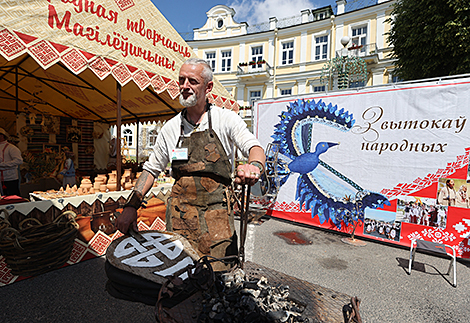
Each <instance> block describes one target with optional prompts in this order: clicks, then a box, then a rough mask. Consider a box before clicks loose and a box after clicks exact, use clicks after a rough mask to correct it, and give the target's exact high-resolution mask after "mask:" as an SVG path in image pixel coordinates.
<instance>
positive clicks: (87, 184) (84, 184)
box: [80, 176, 93, 192]
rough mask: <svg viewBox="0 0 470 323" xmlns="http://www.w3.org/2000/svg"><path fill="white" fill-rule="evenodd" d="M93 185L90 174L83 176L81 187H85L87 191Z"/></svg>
mask: <svg viewBox="0 0 470 323" xmlns="http://www.w3.org/2000/svg"><path fill="white" fill-rule="evenodd" d="M92 186H93V184H92V183H91V180H90V176H83V179H82V182H81V183H80V188H82V189H85V190H86V192H88V190H89V189H90V188H91V187H92Z"/></svg>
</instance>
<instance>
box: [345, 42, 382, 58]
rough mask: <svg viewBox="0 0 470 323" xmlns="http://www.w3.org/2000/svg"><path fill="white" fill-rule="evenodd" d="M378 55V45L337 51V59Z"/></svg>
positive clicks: (350, 47)
mask: <svg viewBox="0 0 470 323" xmlns="http://www.w3.org/2000/svg"><path fill="white" fill-rule="evenodd" d="M376 54H377V45H376V44H375V43H372V44H365V45H352V46H349V47H346V48H341V49H340V50H337V51H336V57H342V56H349V57H352V56H356V57H357V56H359V57H366V56H372V55H376Z"/></svg>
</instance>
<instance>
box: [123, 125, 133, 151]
mask: <svg viewBox="0 0 470 323" xmlns="http://www.w3.org/2000/svg"><path fill="white" fill-rule="evenodd" d="M122 135H123V136H124V138H126V141H127V145H128V146H129V147H131V146H133V145H134V136H133V135H132V130H131V129H124V130H123V131H122Z"/></svg>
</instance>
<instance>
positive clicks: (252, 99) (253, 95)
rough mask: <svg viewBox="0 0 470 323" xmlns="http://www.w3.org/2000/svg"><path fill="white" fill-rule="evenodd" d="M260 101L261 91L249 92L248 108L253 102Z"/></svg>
mask: <svg viewBox="0 0 470 323" xmlns="http://www.w3.org/2000/svg"><path fill="white" fill-rule="evenodd" d="M260 99H261V91H250V106H253V104H254V102H255V101H257V100H260Z"/></svg>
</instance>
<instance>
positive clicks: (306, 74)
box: [187, 0, 395, 123]
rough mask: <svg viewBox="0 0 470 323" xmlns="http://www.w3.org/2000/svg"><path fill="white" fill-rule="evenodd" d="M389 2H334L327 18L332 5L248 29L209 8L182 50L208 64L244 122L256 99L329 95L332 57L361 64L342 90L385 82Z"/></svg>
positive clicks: (389, 74)
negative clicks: (358, 77) (361, 70)
mask: <svg viewBox="0 0 470 323" xmlns="http://www.w3.org/2000/svg"><path fill="white" fill-rule="evenodd" d="M394 2H395V1H394V0H373V1H365V0H355V1H354V0H351V1H348V2H347V1H346V0H338V1H336V3H335V10H336V12H335V13H334V11H333V9H332V6H327V7H323V8H319V9H315V10H310V9H305V10H302V11H301V13H300V15H299V16H297V17H291V18H288V19H282V20H278V19H277V18H275V17H273V18H271V19H270V20H269V22H267V23H266V24H260V25H256V26H249V25H248V24H247V23H244V22H242V23H238V22H236V21H235V19H234V16H235V11H234V10H233V9H232V8H229V7H227V6H224V5H217V6H215V7H213V8H211V9H210V10H209V11H208V12H207V21H206V23H205V24H204V26H203V27H201V28H198V29H194V31H193V37H192V40H187V43H188V44H189V45H190V46H191V47H192V48H193V50H194V51H195V52H196V54H197V55H198V56H199V57H200V58H202V59H205V60H206V61H208V62H209V64H210V65H211V67H212V69H213V72H214V75H215V76H216V77H217V79H218V80H219V81H220V82H221V83H222V84H223V85H224V86H225V88H226V89H227V90H228V91H229V92H230V93H231V94H232V95H233V97H234V98H235V99H236V100H237V102H238V104H239V105H240V106H241V112H240V113H241V114H242V115H243V116H244V117H246V121H247V123H250V120H249V119H250V118H249V116H250V107H251V106H252V104H253V102H254V101H256V100H259V99H266V98H275V97H280V96H289V95H298V94H299V95H300V94H307V93H314V92H324V91H330V90H335V89H337V83H335V80H334V78H333V79H332V80H330V81H326V82H325V78H324V77H322V71H324V68H325V65H326V64H327V63H328V61H329V60H331V59H332V58H334V57H338V56H359V57H361V58H363V59H364V60H365V63H366V64H367V65H366V66H367V73H366V77H365V79H363V80H362V81H360V82H357V81H356V82H350V83H349V84H348V87H361V86H372V85H378V84H384V83H390V82H392V81H393V67H394V61H393V59H391V58H390V53H391V48H390V46H389V44H388V43H387V36H386V33H387V32H388V31H389V29H390V23H389V22H388V19H389V18H390V15H391V11H392V4H393V3H394ZM345 40H347V41H348V42H347V43H345Z"/></svg>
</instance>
